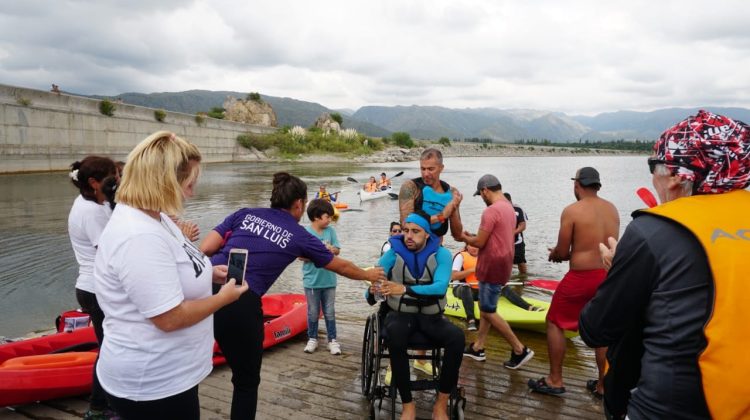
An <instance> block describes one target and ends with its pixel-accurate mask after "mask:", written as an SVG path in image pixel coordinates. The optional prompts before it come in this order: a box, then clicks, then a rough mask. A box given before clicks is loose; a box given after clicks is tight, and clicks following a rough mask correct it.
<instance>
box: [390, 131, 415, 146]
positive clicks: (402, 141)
mask: <svg viewBox="0 0 750 420" xmlns="http://www.w3.org/2000/svg"><path fill="white" fill-rule="evenodd" d="M391 139H393V142H394V143H396V144H397V145H399V146H401V147H408V148H410V149H411V148H412V147H414V141H413V140H412V139H411V135H409V133H404V132H402V131H397V132H395V133H393V134H391Z"/></svg>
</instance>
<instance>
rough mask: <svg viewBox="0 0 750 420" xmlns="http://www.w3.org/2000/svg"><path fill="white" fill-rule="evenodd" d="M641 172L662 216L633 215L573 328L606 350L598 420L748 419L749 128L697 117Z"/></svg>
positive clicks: (676, 130)
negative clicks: (603, 414)
mask: <svg viewBox="0 0 750 420" xmlns="http://www.w3.org/2000/svg"><path fill="white" fill-rule="evenodd" d="M648 166H649V170H650V172H651V174H652V175H651V178H652V182H653V186H654V188H655V189H656V192H657V193H658V194H657V195H658V196H659V201H660V202H661V205H659V206H656V207H654V208H651V209H647V210H642V211H638V212H636V213H634V219H633V221H632V222H630V224H629V225H628V227H627V229H626V230H625V233H624V234H623V235H622V240H620V242H619V243H616V246H617V250H616V252H614V259H613V260H611V262H612V266H611V268H610V270H609V272H608V274H607V279H606V280H605V281H604V283H602V285H601V286H600V287H599V289H598V290H597V291H596V295H595V296H594V298H593V299H592V300H591V302H589V303H588V305H586V306H585V307H584V309H583V311H582V313H581V318H580V327H581V329H580V331H581V338H582V339H583V341H584V342H586V344H587V345H589V346H597V347H603V346H609V351H608V352H607V358H608V361H609V366H610V369H609V370H608V371H607V375H606V376H605V379H604V384H605V391H606V393H605V394H604V401H605V410H606V411H608V412H609V414H610V415H612V416H613V417H612V418H617V419H619V418H624V417H625V416H626V415H627V417H628V418H630V419H637V420H640V419H658V418H684V419H687V418H690V419H709V418H714V419H740V418H744V419H746V418H747V417H748V415H749V414H750V387H748V386H747V380H748V378H749V377H750V364H749V363H748V361H747V359H745V356H743V355H746V354H747V351H748V348H750V336H748V334H747V323H748V319H750V305H748V295H750V283H748V273H749V272H750V259H749V258H748V256H750V234H749V233H750V230H749V229H750V222H749V221H748V220H749V219H748V215H749V214H750V192H748V191H747V190H746V188H748V186H749V185H750V125H748V124H745V123H743V122H741V121H737V120H733V119H731V118H729V117H725V116H722V115H716V114H713V113H711V112H706V111H699V112H698V113H697V115H694V116H690V117H688V118H687V119H685V120H683V121H681V122H679V123H677V124H676V125H675V126H673V127H671V128H669V129H667V130H666V131H664V133H663V134H662V135H661V137H659V139H658V140H657V141H656V144H655V145H654V153H653V155H652V156H651V157H649V158H648ZM644 169H645V168H644ZM612 242H614V241H612ZM602 246H603V245H602ZM605 251H606V252H605V255H604V256H605V257H607V256H611V253H612V252H613V251H615V249H614V246H612V247H611V249H609V250H606V249H605ZM558 290H559V289H558ZM636 387H637V388H636ZM633 388H636V389H635V390H634V391H631V390H632V389H633Z"/></svg>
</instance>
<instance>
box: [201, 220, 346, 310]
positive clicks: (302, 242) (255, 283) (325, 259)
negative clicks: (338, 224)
mask: <svg viewBox="0 0 750 420" xmlns="http://www.w3.org/2000/svg"><path fill="white" fill-rule="evenodd" d="M214 230H215V231H216V232H217V233H218V234H219V235H221V236H222V237H226V234H227V233H228V232H232V233H231V235H230V236H229V239H228V240H227V241H226V243H225V244H224V246H223V247H222V248H221V249H220V250H219V251H218V252H217V253H216V254H214V255H213V256H212V257H211V263H212V264H214V265H217V264H226V263H227V261H228V260H229V250H231V249H232V248H242V249H246V250H247V251H248V257H247V270H246V271H245V280H246V281H247V284H248V285H249V286H250V290H252V291H253V292H255V293H257V294H258V296H263V295H264V294H265V293H266V292H267V291H268V289H270V288H271V286H272V285H273V283H274V282H275V281H276V279H277V278H278V277H279V275H280V274H281V272H282V271H284V269H285V268H286V267H287V266H288V265H289V264H291V263H292V261H294V260H295V259H296V258H297V257H305V258H307V259H309V260H310V261H311V262H312V263H313V264H315V266H316V267H323V266H326V265H328V263H330V262H331V260H332V259H333V254H332V253H331V251H329V250H328V248H326V247H325V245H323V242H321V241H320V239H318V238H316V237H315V236H313V235H312V234H310V232H308V231H307V230H305V228H304V227H302V226H300V224H299V223H298V222H297V220H295V219H294V217H292V215H291V214H289V213H288V212H286V211H283V210H278V209H266V208H258V209H247V208H245V209H240V210H238V211H236V212H234V213H232V214H230V215H229V216H227V218H226V219H224V221H223V222H222V223H221V224H220V225H219V226H216V227H215V228H214Z"/></svg>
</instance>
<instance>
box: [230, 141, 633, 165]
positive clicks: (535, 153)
mask: <svg viewBox="0 0 750 420" xmlns="http://www.w3.org/2000/svg"><path fill="white" fill-rule="evenodd" d="M428 147H433V148H435V149H438V150H440V151H441V152H442V153H443V157H543V156H620V155H624V156H639V155H643V156H647V153H643V152H631V151H626V150H611V149H595V148H586V149H583V148H577V147H561V146H554V145H549V146H545V145H523V144H499V143H494V144H489V145H487V146H486V147H485V146H484V145H483V144H479V143H459V142H456V143H453V144H451V146H444V145H440V144H428V145H425V146H417V147H414V148H411V149H406V148H401V147H388V148H386V149H384V150H380V151H377V152H374V153H373V154H371V155H356V156H352V155H349V154H346V153H342V154H312V155H299V156H298V158H297V159H282V158H278V157H274V156H273V155H271V156H268V155H266V154H265V153H262V152H258V151H255V150H253V151H249V153H251V154H252V155H254V157H255V159H252V160H255V161H259V162H283V161H291V162H310V163H324V162H350V161H354V162H357V163H384V162H412V161H417V160H419V156H420V155H421V153H422V151H423V150H424V149H426V148H428ZM235 162H236V161H235Z"/></svg>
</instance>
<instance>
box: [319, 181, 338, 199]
mask: <svg viewBox="0 0 750 420" xmlns="http://www.w3.org/2000/svg"><path fill="white" fill-rule="evenodd" d="M315 198H320V199H322V200H326V201H328V202H329V203H334V202H336V200H338V198H339V193H338V192H335V193H332V194H330V193H328V191H326V184H320V190H319V191H318V192H317V193H315Z"/></svg>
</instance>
